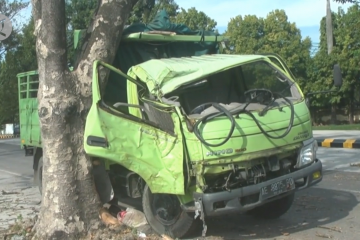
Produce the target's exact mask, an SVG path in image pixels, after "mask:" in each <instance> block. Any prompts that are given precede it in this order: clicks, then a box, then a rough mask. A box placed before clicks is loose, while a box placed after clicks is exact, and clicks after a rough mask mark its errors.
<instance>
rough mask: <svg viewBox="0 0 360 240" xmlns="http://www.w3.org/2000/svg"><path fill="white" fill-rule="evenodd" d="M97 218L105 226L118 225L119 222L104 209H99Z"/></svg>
mask: <svg viewBox="0 0 360 240" xmlns="http://www.w3.org/2000/svg"><path fill="white" fill-rule="evenodd" d="M99 218H100V219H101V221H102V222H103V223H104V224H105V225H106V226H109V225H119V224H120V223H119V221H118V220H117V219H116V218H115V217H114V216H113V215H111V214H110V213H109V211H108V210H107V209H106V208H104V207H103V208H100V211H99Z"/></svg>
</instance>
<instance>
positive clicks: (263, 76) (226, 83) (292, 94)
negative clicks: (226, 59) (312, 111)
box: [168, 61, 300, 113]
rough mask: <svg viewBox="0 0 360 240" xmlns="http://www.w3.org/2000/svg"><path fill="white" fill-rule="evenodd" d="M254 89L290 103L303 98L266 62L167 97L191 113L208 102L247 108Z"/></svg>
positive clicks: (229, 71)
mask: <svg viewBox="0 0 360 240" xmlns="http://www.w3.org/2000/svg"><path fill="white" fill-rule="evenodd" d="M254 89H266V90H269V91H271V92H272V93H280V94H281V95H282V96H283V97H287V98H291V99H292V100H291V101H294V100H297V99H299V98H300V93H299V91H298V89H297V87H296V85H294V84H293V83H292V82H291V81H290V80H289V79H288V78H287V77H286V76H285V75H284V74H282V73H281V71H280V70H278V69H277V68H276V67H274V66H273V65H271V64H270V63H268V62H266V61H256V62H251V63H247V64H243V65H240V66H237V67H234V68H231V69H227V70H225V71H222V72H218V73H216V74H212V75H210V76H207V77H205V78H203V79H201V80H199V81H197V82H196V83H192V84H188V85H187V86H182V87H180V88H179V89H177V90H175V91H174V92H172V93H171V94H169V95H168V96H170V95H171V96H178V97H179V100H180V102H181V105H182V107H183V108H184V109H185V111H186V112H187V113H190V112H191V109H193V108H195V107H196V106H198V105H200V104H204V103H207V102H216V103H221V104H230V103H239V104H245V103H246V102H247V97H246V94H245V93H246V92H248V91H249V90H254Z"/></svg>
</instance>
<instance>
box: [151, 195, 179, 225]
mask: <svg viewBox="0 0 360 240" xmlns="http://www.w3.org/2000/svg"><path fill="white" fill-rule="evenodd" d="M152 212H153V214H154V216H155V218H156V219H157V220H158V221H159V222H160V223H161V224H163V225H172V224H174V223H175V222H176V220H177V219H178V218H179V216H180V214H181V207H180V203H179V200H178V199H177V197H176V196H173V195H168V194H154V195H153V201H152Z"/></svg>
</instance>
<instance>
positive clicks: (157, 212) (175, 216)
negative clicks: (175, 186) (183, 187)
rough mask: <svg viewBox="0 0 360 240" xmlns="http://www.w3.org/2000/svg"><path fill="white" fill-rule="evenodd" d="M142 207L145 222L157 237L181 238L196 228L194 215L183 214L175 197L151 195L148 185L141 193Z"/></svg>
mask: <svg viewBox="0 0 360 240" xmlns="http://www.w3.org/2000/svg"><path fill="white" fill-rule="evenodd" d="M142 206H143V211H144V214H145V217H146V220H147V222H148V223H149V225H150V227H151V228H152V229H153V230H154V231H155V232H157V233H158V234H159V235H161V234H166V235H168V236H169V237H171V238H181V237H183V236H185V235H187V234H189V233H191V232H192V231H193V230H195V228H196V227H197V226H198V225H197V222H198V221H196V220H195V219H194V214H192V213H188V212H185V211H184V210H183V209H182V208H181V206H180V202H179V199H178V198H177V197H176V196H175V195H171V194H153V193H152V192H151V190H150V188H149V187H148V185H146V186H145V189H144V192H143V197H142Z"/></svg>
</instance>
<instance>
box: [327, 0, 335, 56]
mask: <svg viewBox="0 0 360 240" xmlns="http://www.w3.org/2000/svg"><path fill="white" fill-rule="evenodd" d="M326 40H327V50H328V54H329V55H330V53H331V52H332V49H333V46H334V38H333V26H332V16H331V7H330V0H326Z"/></svg>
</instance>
